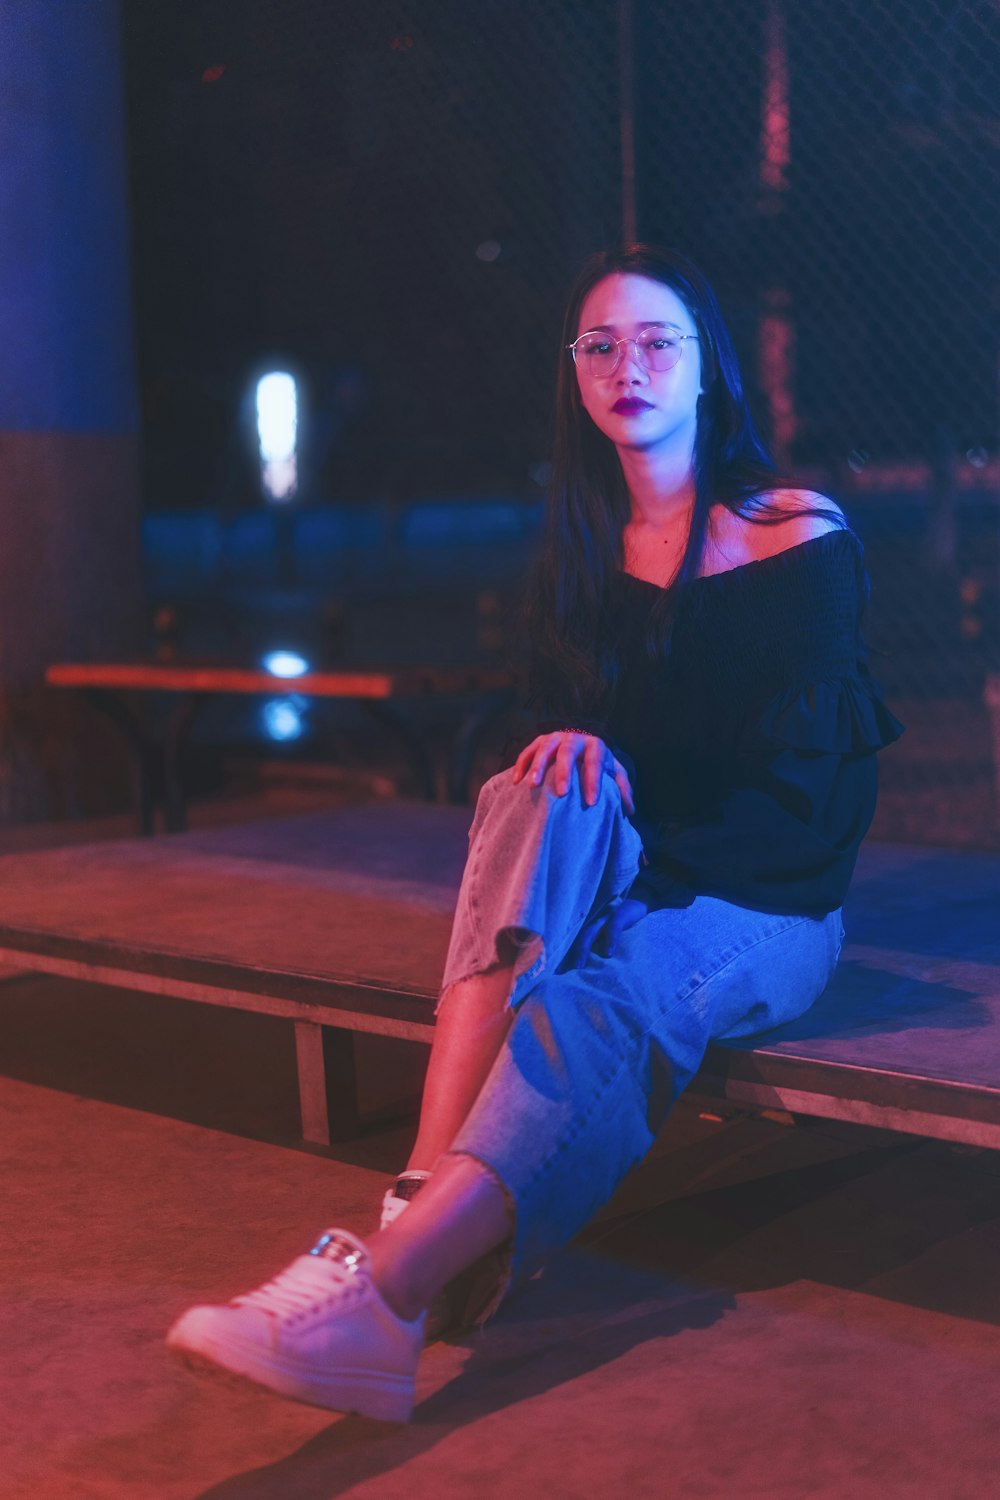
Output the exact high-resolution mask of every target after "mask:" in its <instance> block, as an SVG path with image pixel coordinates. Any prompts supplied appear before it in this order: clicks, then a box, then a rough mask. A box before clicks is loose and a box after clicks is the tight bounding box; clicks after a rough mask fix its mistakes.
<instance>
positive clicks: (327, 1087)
mask: <svg viewBox="0 0 1000 1500" xmlns="http://www.w3.org/2000/svg"><path fill="white" fill-rule="evenodd" d="M295 1057H296V1062H297V1064H298V1073H299V1109H300V1112H301V1117H302V1139H303V1140H304V1141H308V1142H309V1143H310V1144H311V1145H314V1146H329V1144H330V1142H331V1141H343V1140H349V1139H350V1138H351V1137H352V1136H356V1135H357V1134H358V1128H359V1120H358V1080H357V1072H356V1068H355V1057H354V1033H353V1032H351V1031H344V1030H343V1029H342V1028H341V1027H332V1026H318V1025H317V1024H316V1023H315V1022H314V1021H296V1022H295Z"/></svg>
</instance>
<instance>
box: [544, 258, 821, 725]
mask: <svg viewBox="0 0 1000 1500" xmlns="http://www.w3.org/2000/svg"><path fill="white" fill-rule="evenodd" d="M616 272H617V273H630V274H632V275H636V276H646V277H648V278H649V279H650V280H651V281H660V282H662V283H663V284H664V285H666V286H669V287H671V288H672V289H673V291H675V292H676V293H677V295H678V297H680V299H681V301H682V302H683V303H684V305H685V307H686V308H687V310H688V312H689V313H690V314H691V317H692V318H693V319H694V323H695V328H696V330H697V333H698V339H699V348H700V351H701V361H702V387H703V394H702V395H701V396H699V398H698V410H697V430H696V436H695V447H694V484H695V496H694V506H693V509H692V512H691V521H690V528H689V533H688V540H687V546H686V547H685V550H684V555H683V557H682V558H681V561H680V564H679V566H678V569H677V572H676V574H675V576H674V579H673V583H674V584H680V583H686V582H687V581H688V580H689V579H691V578H694V577H696V576H697V573H698V569H699V565H700V563H701V558H702V553H703V551H704V546H705V536H706V531H707V529H708V519H709V511H710V509H711V507H712V506H713V505H717V504H722V505H725V506H726V507H727V508H728V509H729V510H730V511H732V512H733V513H734V514H739V515H741V516H743V517H744V519H746V520H751V521H754V522H756V523H758V524H764V525H777V524H780V523H781V522H783V521H786V520H788V519H790V516H791V514H793V513H794V514H798V515H801V514H821V515H829V514H830V513H829V511H825V510H823V509H822V508H821V507H818V506H811V505H808V504H803V505H802V506H801V507H799V506H796V507H795V508H794V510H793V511H790V509H789V507H787V506H782V507H778V506H773V505H769V504H768V502H767V501H766V500H765V499H763V498H761V497H762V496H763V495H764V494H765V493H766V492H767V491H771V490H776V489H791V488H794V483H793V481H792V480H790V479H789V478H787V477H786V476H784V475H782V474H779V473H778V471H777V469H776V467H775V464H774V461H773V459H772V458H771V455H770V454H769V453H768V451H767V449H766V447H765V446H764V444H763V442H762V441H761V439H760V437H759V435H758V433H757V430H756V428H755V426H754V423H753V418H752V417H751V415H750V410H749V407H748V406H747V401H746V397H745V395H744V392H743V381H742V378H741V375H740V368H739V361H738V360H737V357H736V350H735V349H734V347H733V341H732V339H731V337H730V335H729V330H728V328H727V327H726V324H725V321H724V319H723V316H722V312H721V309H720V307H719V304H718V300H717V298H716V296H715V293H714V291H713V290H712V287H711V286H710V284H709V282H708V281H707V280H706V278H705V276H704V275H703V274H702V272H701V271H700V270H699V269H698V268H697V266H695V265H693V264H692V263H691V262H690V261H689V260H687V259H686V257H684V256H683V255H680V254H678V253H677V252H675V251H673V250H664V249H659V248H657V247H655V246H651V245H641V244H634V245H627V246H625V247H624V248H623V249H621V250H603V251H600V252H599V253H598V254H596V255H593V256H591V257H590V259H589V260H588V261H587V262H586V263H585V264H584V266H583V267H582V269H581V271H580V274H579V275H578V277H577V279H576V282H575V283H574V285H573V288H572V290H571V292H570V296H569V301H568V303H567V307H566V316H565V319H564V321H563V331H562V344H563V345H564V346H565V345H567V344H569V343H571V342H572V340H574V339H575V338H576V336H577V333H578V331H579V330H578V328H577V323H578V320H579V316H580V309H581V307H582V306H583V302H584V299H585V298H586V297H587V295H588V293H589V292H590V291H591V290H592V288H593V287H595V286H596V285H597V283H598V282H599V281H603V279H604V278H605V277H606V276H610V275H613V274H615V273H616ZM629 519H630V505H629V497H628V491H627V489H626V486H625V479H624V475H623V474H622V469H621V464H620V462H619V459H618V454H617V451H616V449H615V446H614V444H613V443H612V442H611V440H610V438H607V437H605V435H604V433H602V432H601V431H600V430H599V429H598V428H597V426H596V425H595V424H594V422H593V421H592V420H591V419H590V417H589V416H588V414H587V413H586V411H585V410H584V407H583V403H582V402H581V400H580V391H579V387H578V384H577V380H576V374H575V371H574V368H573V365H572V362H571V359H570V356H569V355H565V354H564V356H563V359H562V361H561V363H560V366H559V376H558V380H557V383H556V409H555V432H554V443H553V452H552V478H551V487H550V494H549V504H548V508H547V515H546V523H545V527H544V532H543V539H542V546H541V550H540V552H539V554H538V558H537V561H536V564H535V568H534V570H533V575H532V579H531V583H530V586H529V593H528V597H527V600H526V608H525V626H526V634H527V644H528V653H529V660H530V669H529V690H530V697H531V700H532V701H533V702H534V703H536V704H537V705H543V704H544V705H547V706H551V707H553V708H555V707H558V708H559V710H561V711H564V712H567V713H576V714H579V715H588V714H590V715H592V714H600V713H602V712H603V711H604V710H605V709H606V707H607V704H608V699H609V693H613V691H614V685H615V683H616V682H617V680H618V675H619V670H620V663H619V662H618V660H617V658H616V654H615V643H614V641H613V639H608V633H607V630H606V628H605V627H606V622H607V619H608V614H609V605H610V601H611V598H612V589H613V588H614V585H615V581H616V577H617V575H618V573H619V572H620V571H621V569H622V566H623V562H624V542H623V530H624V527H625V524H626V522H627V521H628V520H629ZM832 519H836V517H835V515H834V517H832ZM675 603H676V597H675V591H674V590H673V589H670V590H665V591H663V593H662V594H661V595H660V597H659V599H658V600H657V603H656V604H655V606H654V608H653V610H652V612H651V619H650V624H649V632H648V640H647V647H648V650H649V654H650V655H651V656H652V657H654V658H655V656H656V654H657V653H658V651H659V650H660V649H662V646H661V643H662V641H663V640H664V638H665V636H666V633H667V627H668V623H669V619H670V616H671V614H672V612H673V609H674V607H675Z"/></svg>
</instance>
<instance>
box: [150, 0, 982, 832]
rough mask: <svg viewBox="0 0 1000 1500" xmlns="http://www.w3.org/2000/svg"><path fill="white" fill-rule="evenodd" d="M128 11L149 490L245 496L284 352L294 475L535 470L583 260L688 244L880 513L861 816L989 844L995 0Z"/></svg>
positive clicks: (351, 488)
mask: <svg viewBox="0 0 1000 1500" xmlns="http://www.w3.org/2000/svg"><path fill="white" fill-rule="evenodd" d="M124 17H125V33H126V46H127V83H128V91H129V99H130V129H131V140H132V161H133V214H134V222H135V226H136V227H135V249H136V257H135V260H136V291H137V301H138V325H139V335H140V368H141V371H142V381H143V398H144V411H145V432H146V490H147V501H148V504H149V505H150V507H151V508H153V509H158V508H159V509H164V508H172V509H177V508H179V507H183V506H185V505H186V506H189V507H190V508H192V509H197V508H199V507H202V508H205V507H210V506H211V507H215V508H216V509H219V508H221V509H222V510H223V511H225V510H227V509H228V510H230V511H232V512H234V513H236V512H239V511H240V510H241V509H243V508H245V507H246V506H247V505H249V504H252V503H259V500H258V496H257V494H256V491H255V490H254V487H253V475H252V472H251V465H250V461H249V458H248V452H249V449H248V445H247V443H246V442H245V430H244V429H245V409H244V408H245V402H244V399H243V393H244V391H245V387H246V382H247V379H248V375H249V373H250V372H252V371H253V370H254V369H256V368H259V367H260V366H261V363H262V362H263V361H265V360H266V359H267V358H269V357H275V358H277V357H280V358H283V359H284V360H285V361H286V362H291V363H293V364H294V366H295V368H296V369H297V370H298V371H300V372H301V374H302V377H303V388H304V390H305V393H306V400H307V402H308V403H309V405H308V408H307V411H306V413H305V415H306V416H307V417H308V419H309V420H308V423H307V424H304V426H303V432H304V433H308V435H309V436H308V442H307V447H306V451H305V454H304V468H303V475H302V496H303V501H304V502H307V503H309V504H312V505H316V506H323V505H335V504H337V503H340V502H344V501H352V502H363V501H366V500H369V501H376V500H378V501H385V500H386V499H389V500H390V501H399V502H401V503H403V502H406V501H407V500H408V499H411V498H413V497H421V496H424V497H443V496H444V497H446V496H454V497H461V498H463V499H466V500H468V501H469V503H470V504H471V503H472V502H473V501H474V500H475V499H476V498H477V497H482V496H494V497H495V496H497V495H505V496H508V497H510V498H511V499H512V500H514V501H517V502H524V503H526V504H531V503H535V504H537V502H538V500H539V498H540V496H541V493H542V490H543V488H544V482H545V455H546V451H547V447H548V429H549V419H550V410H551V392H552V388H553V384H554V374H555V368H556V361H557V360H558V358H559V357H560V353H559V349H558V332H559V321H560V314H561V308H562V303H563V299H564V295H565V291H566V287H567V285H568V282H569V281H570V279H571V277H572V275H573V272H574V271H575V268H576V267H577V265H578V264H579V262H580V261H581V260H582V259H583V257H584V256H585V255H586V254H587V253H589V252H590V251H591V250H593V249H595V248H597V247H599V246H601V245H605V244H609V243H614V242H616V241H618V240H619V239H621V238H622V237H623V235H629V234H631V233H632V232H633V231H634V232H635V233H636V234H637V235H638V236H640V237H642V238H647V239H652V240H659V241H665V242H667V243H671V244H676V245H679V246H681V247H682V248H684V249H685V250H687V251H688V252H689V253H690V254H691V255H692V256H693V257H694V258H695V259H697V260H699V261H700V262H701V263H702V264H703V265H704V266H705V268H706V269H707V270H708V272H709V274H710V275H711V276H712V277H713V279H714V280H715V282H716V284H717V286H718V289H719V292H720V296H721V299H722V302H723V306H724V308H725V309H726V311H727V313H728V315H729V318H730V321H731V323H732V326H733V328H734V332H735V334H736V338H737V343H738V346H739V348H740V350H741V353H742V357H743V361H744V366H745V371H746V375H747V380H748V385H749V387H750V391H751V394H752V398H753V401H754V405H755V408H756V410H757V413H758V415H759V417H760V420H761V425H762V426H763V428H764V429H765V431H766V433H767V435H768V437H769V439H770V440H771V442H772V444H773V445H774V447H775V449H776V451H777V453H778V455H779V457H780V459H781V461H782V463H783V464H785V465H786V466H788V467H789V468H790V469H791V470H792V471H793V472H795V473H798V474H801V476H802V478H803V481H804V482H805V483H807V484H808V485H810V486H813V487H815V488H817V489H821V490H825V491H827V492H829V493H832V494H833V495H834V496H835V497H836V498H837V499H838V500H840V501H841V503H842V504H844V506H845V508H846V509H847V511H848V514H849V515H850V517H851V519H852V521H853V522H854V524H855V525H856V527H857V529H858V530H859V532H860V533H861V535H862V537H863V539H864V540H865V543H866V546H867V549H868V559H869V566H870V570H871V574H872V580H873V609H872V612H871V617H870V622H869V632H868V633H869V636H870V638H871V640H872V643H873V645H874V647H875V648H876V652H877V655H876V658H875V662H874V666H875V670H876V672H877V675H879V676H880V678H881V679H882V681H883V682H884V684H885V687H886V689H887V693H888V695H889V696H890V698H891V701H892V704H893V707H894V708H895V709H896V711H897V712H898V713H899V716H900V717H901V718H902V719H903V720H904V722H906V723H907V724H908V726H909V733H908V734H907V735H906V736H904V738H903V740H902V741H900V743H899V744H898V745H897V746H894V747H893V748H892V749H891V750H890V751H889V752H887V754H886V755H885V756H884V757H883V767H884V774H883V796H882V800H881V805H880V810H879V815H878V817H879V821H878V824H877V831H878V832H880V833H881V834H882V835H883V836H888V837H899V838H907V839H913V840H918V841H920V840H927V841H931V842H953V843H967V844H979V845H989V846H994V847H996V846H998V845H1000V815H998V802H1000V793H998V789H997V788H998V782H1000V452H998V417H1000V402H998V349H1000V338H998V325H1000V257H998V255H997V234H996V228H997V209H996V183H997V165H998V157H1000V105H998V100H1000V17H998V12H997V6H996V4H995V0H837V3H832V0H795V3H794V4H793V3H792V0H700V3H699V4H698V5H697V6H681V5H678V4H676V3H674V0H591V3H587V4H579V3H573V0H476V3H475V4H472V5H470V4H469V3H468V0H420V3H417V0H410V3H406V0H340V3H338V4H337V5H335V6H331V5H329V4H326V3H321V0H177V3H175V4H174V5H172V6H170V7H152V6H148V5H146V4H145V3H143V0H124ZM241 402H243V405H242V406H241ZM239 413H242V415H238V414H239ZM991 695H992V698H991ZM992 700H995V701H996V706H995V708H994V709H993V710H992V711H991V708H990V703H991V701H992Z"/></svg>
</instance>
